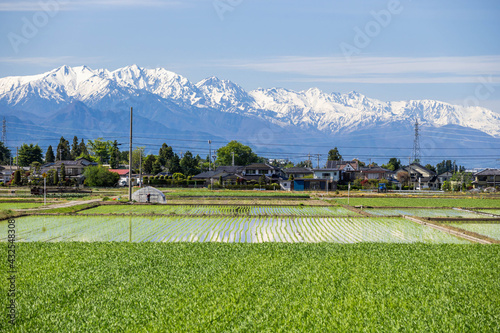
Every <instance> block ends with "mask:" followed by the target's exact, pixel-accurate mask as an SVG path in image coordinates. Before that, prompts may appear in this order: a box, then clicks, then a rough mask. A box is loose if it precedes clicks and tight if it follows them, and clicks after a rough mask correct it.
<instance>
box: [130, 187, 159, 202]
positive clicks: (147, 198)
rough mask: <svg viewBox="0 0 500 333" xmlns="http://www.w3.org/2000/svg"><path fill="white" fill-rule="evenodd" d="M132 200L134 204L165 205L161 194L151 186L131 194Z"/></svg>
mask: <svg viewBox="0 0 500 333" xmlns="http://www.w3.org/2000/svg"><path fill="white" fill-rule="evenodd" d="M132 200H134V201H136V202H151V203H166V202H167V199H166V198H165V194H163V192H161V191H159V190H157V189H155V188H154V187H151V186H146V187H143V188H141V189H140V190H137V191H135V192H134V193H133V194H132Z"/></svg>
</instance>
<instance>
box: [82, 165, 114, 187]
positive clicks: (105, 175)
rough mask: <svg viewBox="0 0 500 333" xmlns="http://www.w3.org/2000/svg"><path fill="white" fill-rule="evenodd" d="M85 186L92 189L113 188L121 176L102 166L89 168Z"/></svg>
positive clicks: (85, 174)
mask: <svg viewBox="0 0 500 333" xmlns="http://www.w3.org/2000/svg"><path fill="white" fill-rule="evenodd" d="M83 175H84V176H85V185H87V186H92V187H96V186H97V187H113V186H115V185H116V184H117V183H118V180H119V179H120V175H119V174H117V173H115V172H111V171H109V170H108V169H106V168H104V167H102V166H89V167H87V168H86V169H85V171H84V173H83Z"/></svg>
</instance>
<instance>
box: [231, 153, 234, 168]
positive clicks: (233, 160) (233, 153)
mask: <svg viewBox="0 0 500 333" xmlns="http://www.w3.org/2000/svg"><path fill="white" fill-rule="evenodd" d="M231 155H233V164H232V166H234V151H232V152H231Z"/></svg>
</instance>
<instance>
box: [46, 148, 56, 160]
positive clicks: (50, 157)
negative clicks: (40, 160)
mask: <svg viewBox="0 0 500 333" xmlns="http://www.w3.org/2000/svg"><path fill="white" fill-rule="evenodd" d="M55 160H56V157H55V156H54V151H53V150H52V146H49V147H48V148H47V152H46V153H45V163H51V162H54V161H55Z"/></svg>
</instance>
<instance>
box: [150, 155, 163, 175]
mask: <svg viewBox="0 0 500 333" xmlns="http://www.w3.org/2000/svg"><path fill="white" fill-rule="evenodd" d="M161 171H162V169H161V164H160V161H159V159H158V158H157V159H156V160H155V162H154V163H153V170H152V172H151V173H152V174H153V175H157V174H159V173H160V172H161Z"/></svg>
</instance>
